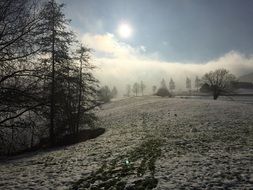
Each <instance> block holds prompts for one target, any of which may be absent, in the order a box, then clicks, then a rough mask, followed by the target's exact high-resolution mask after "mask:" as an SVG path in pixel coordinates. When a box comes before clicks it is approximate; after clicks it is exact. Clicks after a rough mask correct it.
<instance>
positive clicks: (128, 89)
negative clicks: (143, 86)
mask: <svg viewBox="0 0 253 190" xmlns="http://www.w3.org/2000/svg"><path fill="white" fill-rule="evenodd" d="M130 94H131V85H130V84H128V85H127V86H126V96H128V97H129V96H130Z"/></svg>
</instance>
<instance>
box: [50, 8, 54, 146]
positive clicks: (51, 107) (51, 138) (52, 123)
mask: <svg viewBox="0 0 253 190" xmlns="http://www.w3.org/2000/svg"><path fill="white" fill-rule="evenodd" d="M52 6H53V3H52ZM53 8H54V7H53ZM54 17H55V16H54V13H53V20H52V33H53V35H52V52H51V53H52V54H51V55H52V85H51V101H50V130H49V136H50V142H51V145H53V144H54V142H55V135H54V117H55V113H54V112H55V100H54V96H55V28H54V25H55V18H54Z"/></svg>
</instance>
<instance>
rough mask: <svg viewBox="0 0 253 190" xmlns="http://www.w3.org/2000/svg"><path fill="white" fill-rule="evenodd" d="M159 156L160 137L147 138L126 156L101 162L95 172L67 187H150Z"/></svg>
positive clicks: (154, 180) (151, 186)
mask: <svg viewBox="0 0 253 190" xmlns="http://www.w3.org/2000/svg"><path fill="white" fill-rule="evenodd" d="M160 155H161V140H160V139H157V138H150V139H147V140H146V141H144V142H143V143H142V144H141V145H140V146H138V147H136V148H134V149H133V150H131V151H130V152H128V153H127V154H126V155H120V156H118V157H117V158H115V159H113V160H111V161H110V162H109V163H106V162H105V163H103V164H102V166H101V167H100V168H99V169H98V170H97V171H96V172H94V173H92V174H90V175H89V176H87V177H85V176H84V177H83V178H81V179H79V180H78V181H77V182H75V183H73V186H72V188H71V189H73V190H77V189H88V188H89V189H94V190H95V189H97V190H98V189H108V190H109V189H118V190H122V189H124V188H125V189H129V190H130V189H146V190H149V189H153V188H155V187H156V186H157V183H158V180H157V179H156V178H155V177H154V174H155V162H156V160H157V158H158V157H159V156H160ZM128 179H132V180H130V181H128Z"/></svg>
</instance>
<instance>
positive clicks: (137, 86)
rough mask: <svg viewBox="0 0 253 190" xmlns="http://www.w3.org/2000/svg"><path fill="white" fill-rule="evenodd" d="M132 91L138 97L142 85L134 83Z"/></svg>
mask: <svg viewBox="0 0 253 190" xmlns="http://www.w3.org/2000/svg"><path fill="white" fill-rule="evenodd" d="M132 90H133V93H134V94H135V96H137V95H138V93H139V91H140V85H139V84H138V83H137V82H136V83H134V85H133V88H132Z"/></svg>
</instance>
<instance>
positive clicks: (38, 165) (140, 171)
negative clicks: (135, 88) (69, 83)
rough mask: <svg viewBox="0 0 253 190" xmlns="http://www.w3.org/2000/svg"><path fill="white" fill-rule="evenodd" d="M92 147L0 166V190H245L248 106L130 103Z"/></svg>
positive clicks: (251, 164)
mask: <svg viewBox="0 0 253 190" xmlns="http://www.w3.org/2000/svg"><path fill="white" fill-rule="evenodd" d="M97 114H98V116H99V118H100V120H99V122H98V123H97V126H98V127H104V128H105V129H106V132H105V133H104V134H103V135H101V136H99V137H97V138H96V139H92V140H88V141H86V142H82V143H79V144H76V145H72V146H68V147H63V148H58V149H54V150H50V151H38V152H36V153H32V154H26V155H21V156H18V157H15V159H11V160H9V161H1V162H0V189H126V190H127V189H129V190H130V189H145V188H146V189H152V188H154V189H202V188H203V189H204V188H205V189H252V188H253V119H252V117H253V105H252V104H243V103H238V102H234V101H219V100H217V101H213V100H196V99H179V98H171V99H167V98H159V97H137V98H128V99H122V100H118V101H114V102H112V103H109V104H105V105H104V106H103V107H102V109H101V110H99V111H98V112H97Z"/></svg>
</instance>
